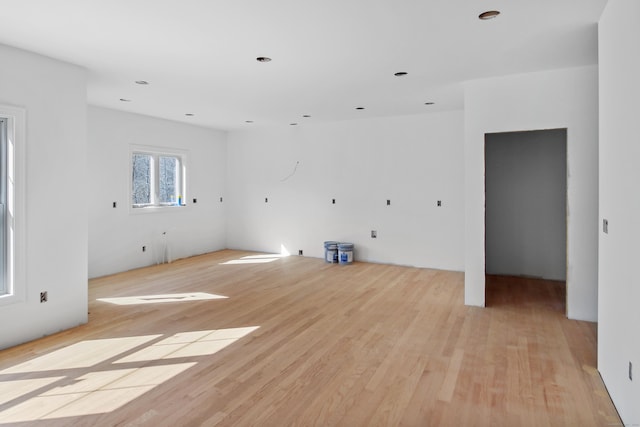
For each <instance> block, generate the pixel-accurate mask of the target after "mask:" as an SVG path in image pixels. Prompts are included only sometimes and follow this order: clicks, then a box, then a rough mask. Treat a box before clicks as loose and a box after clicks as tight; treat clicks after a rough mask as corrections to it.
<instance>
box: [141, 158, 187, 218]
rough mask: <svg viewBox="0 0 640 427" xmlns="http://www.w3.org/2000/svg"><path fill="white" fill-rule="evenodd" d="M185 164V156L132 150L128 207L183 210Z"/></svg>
mask: <svg viewBox="0 0 640 427" xmlns="http://www.w3.org/2000/svg"><path fill="white" fill-rule="evenodd" d="M185 160H186V154H185V153H178V152H167V151H160V150H158V151H155V150H152V149H150V148H149V147H144V148H143V147H141V148H139V149H138V148H135V147H134V148H133V149H132V151H131V206H132V207H133V208H147V207H168V206H185V191H186V188H185V181H186V180H185V174H186V166H185V163H186V161H185Z"/></svg>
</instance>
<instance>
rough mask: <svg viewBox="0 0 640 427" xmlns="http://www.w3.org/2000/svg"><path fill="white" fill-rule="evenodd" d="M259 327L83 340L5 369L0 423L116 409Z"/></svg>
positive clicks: (0, 384) (1, 376)
mask: <svg viewBox="0 0 640 427" xmlns="http://www.w3.org/2000/svg"><path fill="white" fill-rule="evenodd" d="M258 328H259V326H249V327H240V328H227V329H217V330H205V331H188V332H180V333H176V334H173V335H170V336H165V335H146V336H139V337H123V338H108V339H100V340H87V341H82V342H79V343H76V344H73V345H70V346H68V347H65V348H62V349H59V350H56V351H53V352H51V353H48V354H45V355H43V356H40V357H37V358H35V359H33V360H30V361H28V362H25V363H21V364H19V365H16V366H13V367H10V368H7V369H4V370H2V371H0V423H19V422H31V421H36V420H45V419H55V418H63V417H81V416H84V415H93V414H101V413H106V412H111V411H115V410H117V409H118V408H120V407H122V406H124V405H126V404H128V403H130V402H131V401H133V400H134V399H136V398H138V397H140V396H142V395H143V394H145V393H147V392H149V391H151V390H153V389H154V388H156V387H157V386H159V385H161V384H163V383H164V382H166V381H169V380H170V379H171V378H173V377H175V376H177V375H180V374H181V373H183V372H184V371H186V370H187V369H189V368H191V367H193V366H195V365H197V363H198V360H199V358H201V357H208V356H211V355H213V354H215V353H217V352H218V351H220V350H222V349H224V348H226V347H228V346H229V345H231V344H232V343H234V342H236V341H237V340H239V339H241V338H243V337H246V336H247V335H249V334H250V333H252V332H254V331H255V330H257V329H258ZM163 337H164V338H163ZM178 358H179V359H180V360H176V359H178ZM153 361H155V362H158V361H161V363H155V364H154V366H148V365H149V362H153Z"/></svg>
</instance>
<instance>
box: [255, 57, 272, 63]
mask: <svg viewBox="0 0 640 427" xmlns="http://www.w3.org/2000/svg"><path fill="white" fill-rule="evenodd" d="M256 61H258V62H271V58H269V57H267V56H258V57H257V58H256Z"/></svg>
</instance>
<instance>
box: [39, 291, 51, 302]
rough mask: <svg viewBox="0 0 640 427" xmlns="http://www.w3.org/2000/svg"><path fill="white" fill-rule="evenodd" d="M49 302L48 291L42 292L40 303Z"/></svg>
mask: <svg viewBox="0 0 640 427" xmlns="http://www.w3.org/2000/svg"><path fill="white" fill-rule="evenodd" d="M48 300H49V295H48V293H47V291H43V292H40V303H43V302H47V301H48Z"/></svg>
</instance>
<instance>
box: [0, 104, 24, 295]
mask: <svg viewBox="0 0 640 427" xmlns="http://www.w3.org/2000/svg"><path fill="white" fill-rule="evenodd" d="M0 117H3V118H6V119H8V126H7V139H8V141H7V142H8V144H9V149H8V150H7V161H8V162H9V163H13V166H12V167H10V168H9V173H13V179H9V180H7V187H8V188H7V199H8V200H7V214H12V216H13V227H12V228H13V229H12V230H11V235H12V236H13V239H12V244H10V245H9V247H8V253H9V256H10V259H9V260H8V262H7V266H8V268H9V274H8V281H9V293H8V294H6V295H2V296H0V306H2V305H8V304H14V303H18V302H23V301H25V299H26V295H27V257H26V253H27V250H26V249H27V248H26V242H27V236H26V233H27V228H26V219H27V210H26V198H27V197H26V196H27V194H26V176H27V175H26V164H27V161H26V156H27V147H26V144H27V138H26V117H27V111H26V109H24V108H21V107H14V106H8V105H0ZM11 147H13V149H11ZM10 186H13V188H9V187H10ZM12 195H13V197H12Z"/></svg>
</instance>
